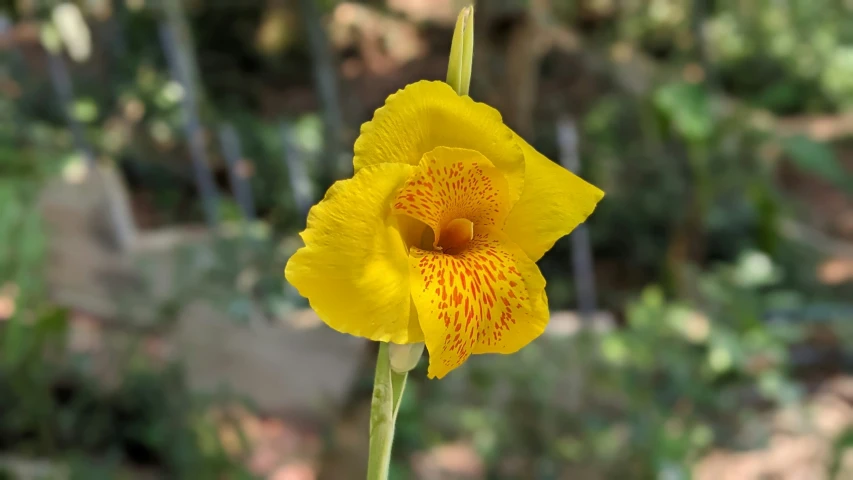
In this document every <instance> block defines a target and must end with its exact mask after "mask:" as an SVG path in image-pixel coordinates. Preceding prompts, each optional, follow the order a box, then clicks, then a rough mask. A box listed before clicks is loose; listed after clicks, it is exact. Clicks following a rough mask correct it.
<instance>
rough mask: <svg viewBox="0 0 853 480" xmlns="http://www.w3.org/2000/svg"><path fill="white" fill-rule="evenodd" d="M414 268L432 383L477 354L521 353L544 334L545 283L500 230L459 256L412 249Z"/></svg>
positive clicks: (478, 237) (478, 236)
mask: <svg viewBox="0 0 853 480" xmlns="http://www.w3.org/2000/svg"><path fill="white" fill-rule="evenodd" d="M409 266H410V273H411V277H410V278H411V286H412V298H413V300H414V303H415V308H416V309H417V312H418V318H419V322H420V325H421V329H422V330H423V333H424V339H425V341H426V347H427V350H428V351H429V355H430V361H429V371H428V375H429V377H430V378H433V377H437V378H441V377H443V376H445V375H446V374H447V373H448V372H450V371H451V370H453V369H454V368H456V367H458V366H459V365H461V364H462V363H463V362H464V361H465V360H466V359H467V358H468V357H469V356H470V355H471V354H472V353H513V352H515V351H518V350H519V349H520V348H522V347H523V346H525V345H527V344H528V343H530V342H531V341H532V340H533V339H535V338H536V337H538V336H539V335H540V334H541V333H542V332H543V331H544V330H545V326H546V325H547V323H548V301H547V298H546V297H545V279H544V278H543V277H542V274H541V273H540V272H539V269H538V268H537V267H536V264H535V263H533V261H531V260H530V259H529V258H528V257H527V255H525V253H524V252H523V251H522V250H521V249H520V248H519V247H518V246H517V245H515V244H514V243H512V242H511V241H510V240H509V239H508V238H507V237H506V236H505V235H504V234H502V233H501V232H499V231H496V230H488V229H487V230H481V231H478V232H476V233H475V234H474V238H473V239H472V241H471V243H469V245H468V247H467V248H466V249H465V251H463V252H462V253H459V254H455V255H448V254H445V253H441V252H433V251H425V250H421V249H418V248H411V249H410V251H409Z"/></svg>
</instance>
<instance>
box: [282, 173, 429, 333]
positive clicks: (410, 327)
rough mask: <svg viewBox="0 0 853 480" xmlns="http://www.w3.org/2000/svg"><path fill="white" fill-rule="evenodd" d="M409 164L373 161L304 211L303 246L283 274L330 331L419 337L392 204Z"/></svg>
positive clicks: (291, 259)
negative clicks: (372, 163)
mask: <svg viewBox="0 0 853 480" xmlns="http://www.w3.org/2000/svg"><path fill="white" fill-rule="evenodd" d="M413 170H414V167H412V166H409V165H403V164H391V163H389V164H383V165H374V166H371V167H368V168H364V169H361V170H359V172H358V173H356V175H355V176H354V177H353V178H351V179H349V180H343V181H340V182H337V183H335V184H334V185H332V187H331V188H330V189H329V191H328V192H327V193H326V197H325V198H324V199H323V201H321V202H320V203H318V204H317V205H315V206H314V207H313V208H311V211H310V212H309V213H308V227H307V228H306V229H305V231H304V232H302V234H301V235H302V239H303V240H304V241H305V246H304V247H303V248H300V249H299V250H298V251H297V252H296V253H295V254H294V255H293V256H292V257H291V258H290V260H289V261H288V262H287V267H286V268H285V277H287V280H288V281H289V282H290V283H291V284H292V285H293V286H294V287H296V289H297V290H298V291H299V293H300V294H302V295H303V296H304V297H306V298H307V299H308V301H309V302H310V304H311V307H312V308H313V309H314V310H315V311H316V312H317V315H318V316H319V317H320V318H321V319H322V320H323V321H324V322H326V324H328V325H329V326H330V327H332V328H333V329H335V330H338V331H340V332H343V333H349V334H352V335H357V336H359V337H365V338H369V339H370V340H375V341H384V342H394V343H401V344H404V343H413V342H422V341H423V333H422V332H421V330H420V327H419V326H418V324H417V316H416V315H414V314H413V312H412V308H411V304H412V302H411V295H410V293H409V292H410V290H409V266H408V259H407V253H406V248H405V245H404V244H403V240H402V238H401V236H400V233H399V231H398V228H397V223H396V215H393V214H392V213H391V202H392V200H393V199H394V197H395V196H396V195H397V192H398V191H399V189H400V187H402V185H403V184H404V182H405V181H406V179H407V178H408V177H409V176H410V175H411V174H412V172H413Z"/></svg>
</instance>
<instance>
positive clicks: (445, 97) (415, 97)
mask: <svg viewBox="0 0 853 480" xmlns="http://www.w3.org/2000/svg"><path fill="white" fill-rule="evenodd" d="M436 147H454V148H467V149H470V150H475V151H477V152H480V153H481V154H482V155H483V156H485V157H486V158H488V159H489V160H490V161H491V162H492V163H493V164H494V165H495V167H497V168H498V169H499V170H500V171H501V172H502V173H503V174H504V176H506V178H507V181H508V183H509V198H510V203H514V202H515V201H516V200H518V198H519V197H520V196H521V190H522V187H523V185H524V155H523V154H522V152H521V149H520V148H519V146H518V145H517V144H516V142H515V140H514V139H513V133H512V131H511V130H510V129H509V128H507V127H506V126H505V125H504V124H503V120H502V119H501V114H500V113H498V111H497V110H495V109H494V108H492V107H490V106H488V105H486V104H483V103H478V102H475V101H473V100H471V98H470V97H468V96H459V95H457V94H456V92H454V91H453V89H452V88H451V87H450V86H449V85H447V84H446V83H444V82H428V81H420V82H417V83H413V84H411V85H409V86H407V87H406V88H404V89H402V90H400V91H398V92H397V93H395V94H393V95H391V96H389V97H388V99H387V100H386V101H385V106H384V107H382V108H380V109H378V110H376V113H374V115H373V120H371V121H369V122H367V123H365V124H364V125H362V126H361V135H360V136H359V137H358V140H356V142H355V147H354V150H355V157H354V158H353V165H354V167H355V170H356V171H358V169H360V168H363V167H365V166H367V165H375V164H377V163H386V162H389V163H397V162H399V163H408V164H410V165H417V164H418V163H419V162H420V160H421V157H422V156H423V155H424V154H425V153H427V152H429V151H430V150H432V149H434V148H436Z"/></svg>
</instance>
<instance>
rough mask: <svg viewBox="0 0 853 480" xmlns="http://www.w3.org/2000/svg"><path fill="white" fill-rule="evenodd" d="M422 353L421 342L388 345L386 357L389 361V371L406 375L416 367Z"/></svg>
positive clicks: (422, 345)
mask: <svg viewBox="0 0 853 480" xmlns="http://www.w3.org/2000/svg"><path fill="white" fill-rule="evenodd" d="M423 353H424V344H423V342H420V343H410V344H407V345H398V344H396V343H389V344H388V356H389V357H390V360H391V370H394V371H395V372H397V373H406V372H408V371H410V370H412V369H413V368H415V367H416V366H417V365H418V362H419V361H420V360H421V355H423Z"/></svg>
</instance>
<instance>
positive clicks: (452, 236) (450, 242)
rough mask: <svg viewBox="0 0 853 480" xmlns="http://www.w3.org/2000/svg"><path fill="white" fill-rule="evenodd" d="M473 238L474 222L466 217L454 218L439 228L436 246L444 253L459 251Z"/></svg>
mask: <svg viewBox="0 0 853 480" xmlns="http://www.w3.org/2000/svg"><path fill="white" fill-rule="evenodd" d="M472 238H474V222H472V221H471V220H468V219H467V218H456V219H453V220H451V221H450V223H448V224H447V225H445V226H444V228H442V229H441V234H440V235H439V236H438V243H437V245H436V246H437V247H438V248H439V249H440V250H441V251H442V252H444V253H447V254H451V255H452V254H455V253H460V252H461V251H463V250H464V249H465V247H467V246H468V242H470V241H471V239H472Z"/></svg>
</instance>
